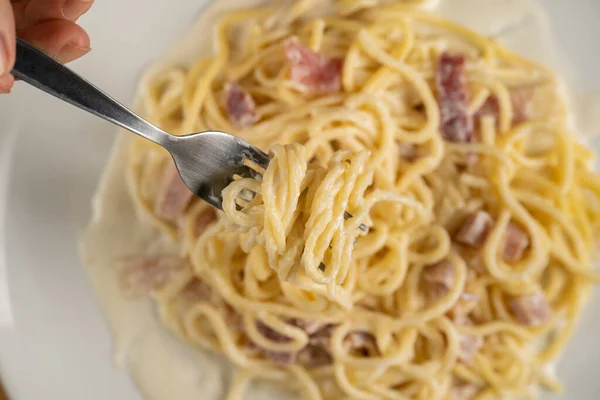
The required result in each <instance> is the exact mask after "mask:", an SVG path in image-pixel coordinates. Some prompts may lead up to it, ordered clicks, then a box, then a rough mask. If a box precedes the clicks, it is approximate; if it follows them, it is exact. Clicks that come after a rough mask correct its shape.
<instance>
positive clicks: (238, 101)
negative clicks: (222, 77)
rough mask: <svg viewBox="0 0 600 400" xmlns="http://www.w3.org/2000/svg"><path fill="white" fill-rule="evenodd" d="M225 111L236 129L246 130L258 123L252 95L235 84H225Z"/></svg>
mask: <svg viewBox="0 0 600 400" xmlns="http://www.w3.org/2000/svg"><path fill="white" fill-rule="evenodd" d="M225 110H226V111H227V115H228V116H229V120H230V121H231V123H233V124H234V125H235V126H237V127H238V128H247V127H249V126H252V125H254V124H255V123H256V121H258V115H257V114H256V103H255V102H254V99H253V98H252V95H250V93H248V92H247V91H245V90H244V88H242V87H241V86H240V85H239V84H238V83H237V82H227V83H226V84H225Z"/></svg>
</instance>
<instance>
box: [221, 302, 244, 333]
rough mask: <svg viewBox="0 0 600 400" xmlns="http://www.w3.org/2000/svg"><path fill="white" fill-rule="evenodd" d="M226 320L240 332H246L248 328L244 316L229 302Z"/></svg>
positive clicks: (226, 308) (226, 306)
mask: <svg viewBox="0 0 600 400" xmlns="http://www.w3.org/2000/svg"><path fill="white" fill-rule="evenodd" d="M225 322H227V325H228V326H231V327H233V328H234V329H235V330H237V331H238V332H244V331H245V330H246V327H245V326H244V317H243V316H242V314H240V313H239V312H237V310H236V309H235V308H233V307H231V306H230V305H229V304H225Z"/></svg>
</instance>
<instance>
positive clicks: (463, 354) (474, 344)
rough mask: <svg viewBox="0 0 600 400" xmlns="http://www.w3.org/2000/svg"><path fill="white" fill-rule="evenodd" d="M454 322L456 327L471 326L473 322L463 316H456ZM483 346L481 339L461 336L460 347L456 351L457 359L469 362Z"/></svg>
mask: <svg viewBox="0 0 600 400" xmlns="http://www.w3.org/2000/svg"><path fill="white" fill-rule="evenodd" d="M454 322H455V323H457V324H458V325H463V326H472V325H473V321H472V320H471V319H470V318H469V317H467V316H464V315H457V316H455V317H454ZM481 346H483V339H482V338H481V337H479V336H471V335H461V339H460V345H459V349H458V359H459V360H461V361H463V362H469V361H471V360H472V359H473V357H474V356H475V354H477V352H478V351H479V349H480V348H481Z"/></svg>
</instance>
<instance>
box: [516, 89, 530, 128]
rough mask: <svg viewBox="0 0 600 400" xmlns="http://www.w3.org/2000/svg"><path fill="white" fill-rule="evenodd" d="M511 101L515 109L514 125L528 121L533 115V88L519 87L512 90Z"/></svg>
mask: <svg viewBox="0 0 600 400" xmlns="http://www.w3.org/2000/svg"><path fill="white" fill-rule="evenodd" d="M510 101H511V103H512V109H513V120H512V124H513V125H518V124H520V123H523V122H525V121H528V120H530V119H531V117H532V116H533V89H532V88H530V87H529V88H527V87H526V88H518V89H512V90H511V91H510Z"/></svg>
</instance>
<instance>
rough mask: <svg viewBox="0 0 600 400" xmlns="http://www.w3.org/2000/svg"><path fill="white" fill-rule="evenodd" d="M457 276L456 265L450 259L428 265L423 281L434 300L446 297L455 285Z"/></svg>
mask: <svg viewBox="0 0 600 400" xmlns="http://www.w3.org/2000/svg"><path fill="white" fill-rule="evenodd" d="M455 277H456V272H455V271H454V265H452V263H451V262H450V261H448V260H443V261H440V262H439V263H437V264H434V265H431V266H429V267H427V268H426V269H425V271H424V272H423V281H424V282H425V284H426V288H427V291H428V295H429V297H430V298H432V299H433V300H438V299H441V298H442V297H444V296H445V295H446V294H447V293H448V292H449V291H450V289H452V286H454V279H455Z"/></svg>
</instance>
